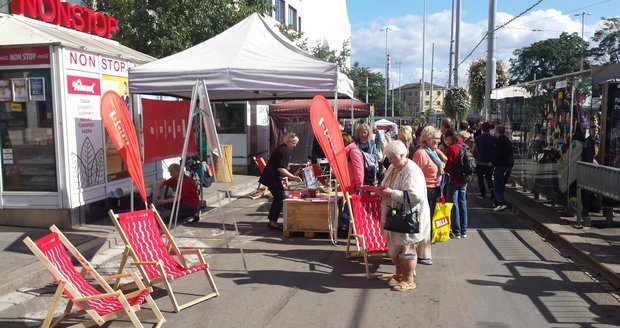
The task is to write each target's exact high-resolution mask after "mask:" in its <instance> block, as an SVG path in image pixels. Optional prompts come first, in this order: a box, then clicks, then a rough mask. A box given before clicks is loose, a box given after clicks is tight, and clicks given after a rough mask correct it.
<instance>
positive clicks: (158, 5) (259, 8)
mask: <svg viewBox="0 0 620 328" xmlns="http://www.w3.org/2000/svg"><path fill="white" fill-rule="evenodd" d="M83 3H84V6H86V7H89V8H92V9H95V10H97V11H101V12H104V13H106V14H109V15H111V16H113V17H116V19H117V20H118V23H119V30H118V31H117V32H116V33H114V35H113V36H112V38H113V39H114V40H117V41H119V42H120V43H122V44H123V45H126V46H128V47H130V48H133V49H135V50H138V51H140V52H143V53H146V54H149V55H151V56H153V57H157V58H161V57H165V56H169V55H172V54H174V53H177V52H179V51H181V50H185V49H187V48H190V47H192V46H194V45H196V44H198V43H201V42H203V41H205V40H207V39H209V38H211V37H213V36H215V35H217V34H219V33H221V32H223V31H225V30H226V29H228V28H229V27H231V26H233V25H234V24H236V23H238V22H240V21H241V20H243V19H244V18H246V17H247V16H249V15H250V14H252V13H254V12H257V13H260V14H265V13H268V12H270V11H271V10H272V6H271V1H269V0H237V1H230V0H157V1H154V0H150V1H144V0H109V1H94V0H85V1H83Z"/></svg>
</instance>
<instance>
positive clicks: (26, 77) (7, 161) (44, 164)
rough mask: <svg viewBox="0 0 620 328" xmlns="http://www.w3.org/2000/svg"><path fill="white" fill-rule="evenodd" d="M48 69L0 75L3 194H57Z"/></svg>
mask: <svg viewBox="0 0 620 328" xmlns="http://www.w3.org/2000/svg"><path fill="white" fill-rule="evenodd" d="M51 89H52V88H51V77H50V71H49V69H32V70H10V71H9V70H7V71H0V146H1V148H2V155H1V156H2V181H3V190H5V191H57V180H56V157H55V151H54V149H55V148H54V132H53V131H54V130H53V111H52V90H51Z"/></svg>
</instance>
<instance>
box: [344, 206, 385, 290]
mask: <svg viewBox="0 0 620 328" xmlns="http://www.w3.org/2000/svg"><path fill="white" fill-rule="evenodd" d="M348 201H349V204H350V208H351V210H352V212H353V215H352V217H353V218H352V220H351V221H350V223H349V235H348V237H347V249H346V251H345V256H346V257H347V258H349V257H354V256H363V257H364V265H365V266H366V279H370V270H369V268H368V257H369V256H387V250H388V248H387V238H386V237H385V236H384V235H383V234H381V196H380V195H353V196H351V197H348ZM351 240H354V241H355V245H356V247H357V251H350V246H351Z"/></svg>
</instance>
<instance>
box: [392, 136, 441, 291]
mask: <svg viewBox="0 0 620 328" xmlns="http://www.w3.org/2000/svg"><path fill="white" fill-rule="evenodd" d="M383 152H384V154H385V156H386V157H387V158H388V160H389V161H390V164H391V165H390V167H389V168H388V169H387V172H386V173H385V178H384V179H383V181H382V182H381V189H382V196H383V197H382V201H381V216H382V217H381V220H382V224H383V225H385V219H386V216H387V213H388V211H389V210H390V209H391V208H396V207H399V206H400V205H399V204H404V203H405V198H404V197H405V196H404V195H405V192H406V193H407V194H408V196H409V201H410V203H411V207H412V208H413V211H414V212H415V211H418V213H419V220H420V221H419V227H420V231H419V233H399V232H392V231H384V233H386V234H387V238H388V252H389V254H390V258H391V259H392V262H393V263H394V265H395V266H396V273H395V274H394V275H392V276H391V277H390V278H389V279H388V281H389V282H390V284H393V285H394V286H393V287H392V290H394V291H406V290H409V289H413V288H415V287H416V284H415V281H414V273H415V268H416V262H417V252H416V247H417V244H418V243H419V242H420V241H421V240H424V239H426V238H428V236H429V235H430V233H431V231H430V210H429V207H428V201H427V196H426V183H425V179H424V173H422V170H421V169H420V167H418V165H417V164H415V163H414V162H413V161H412V160H410V159H408V158H407V147H406V146H405V144H404V143H402V141H398V140H397V141H392V142H390V143H389V144H388V145H387V146H386V147H385V148H384V150H383ZM405 207H406V208H407V209H406V210H407V212H409V208H408V206H405Z"/></svg>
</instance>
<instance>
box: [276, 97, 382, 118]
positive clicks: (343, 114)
mask: <svg viewBox="0 0 620 328" xmlns="http://www.w3.org/2000/svg"><path fill="white" fill-rule="evenodd" d="M327 102H328V103H329V105H330V106H331V107H332V108H334V99H327ZM311 103H312V100H310V99H302V100H289V101H283V102H279V103H276V104H271V105H269V116H278V117H302V116H303V117H306V116H308V117H309V116H310V104H311ZM351 105H353V117H355V118H358V117H368V116H370V105H369V104H367V103H365V102H361V101H359V100H354V99H338V117H339V118H350V117H351Z"/></svg>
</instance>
